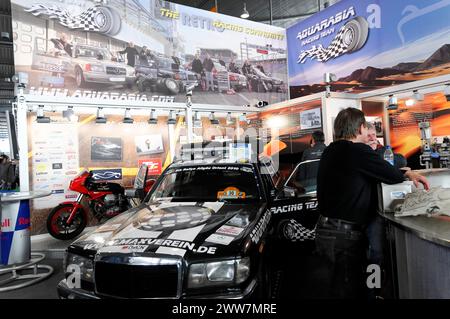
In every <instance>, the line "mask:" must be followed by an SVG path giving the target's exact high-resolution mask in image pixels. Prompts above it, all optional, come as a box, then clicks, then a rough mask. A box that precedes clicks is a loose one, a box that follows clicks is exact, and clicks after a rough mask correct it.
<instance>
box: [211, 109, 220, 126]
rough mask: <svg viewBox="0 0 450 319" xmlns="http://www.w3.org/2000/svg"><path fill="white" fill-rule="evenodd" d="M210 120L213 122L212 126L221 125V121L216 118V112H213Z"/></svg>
mask: <svg viewBox="0 0 450 319" xmlns="http://www.w3.org/2000/svg"><path fill="white" fill-rule="evenodd" d="M209 120H210V121H211V124H213V125H218V124H219V120H218V119H216V116H215V115H214V112H211V113H210V114H209Z"/></svg>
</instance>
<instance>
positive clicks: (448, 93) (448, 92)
mask: <svg viewBox="0 0 450 319" xmlns="http://www.w3.org/2000/svg"><path fill="white" fill-rule="evenodd" d="M444 95H445V98H446V99H447V102H450V84H446V85H445V89H444Z"/></svg>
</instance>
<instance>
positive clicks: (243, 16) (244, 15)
mask: <svg viewBox="0 0 450 319" xmlns="http://www.w3.org/2000/svg"><path fill="white" fill-rule="evenodd" d="M249 17H250V13H248V11H247V5H246V4H245V2H244V10H243V11H242V13H241V18H242V19H248V18H249Z"/></svg>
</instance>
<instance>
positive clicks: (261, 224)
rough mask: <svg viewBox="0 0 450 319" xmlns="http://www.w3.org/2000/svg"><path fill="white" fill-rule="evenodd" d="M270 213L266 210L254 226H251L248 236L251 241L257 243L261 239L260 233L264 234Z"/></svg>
mask: <svg viewBox="0 0 450 319" xmlns="http://www.w3.org/2000/svg"><path fill="white" fill-rule="evenodd" d="M271 216H272V214H271V213H270V212H269V211H266V213H265V214H264V216H263V217H261V219H260V220H259V221H258V223H257V224H256V226H255V228H253V230H252V232H251V233H250V238H251V240H252V242H254V243H255V244H257V243H258V242H259V240H260V239H261V237H262V235H263V234H264V232H265V230H266V228H267V225H268V224H269V222H270V217H271Z"/></svg>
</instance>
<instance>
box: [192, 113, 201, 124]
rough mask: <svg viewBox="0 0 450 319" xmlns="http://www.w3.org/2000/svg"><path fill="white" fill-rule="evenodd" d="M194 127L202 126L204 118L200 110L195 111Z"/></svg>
mask: <svg viewBox="0 0 450 319" xmlns="http://www.w3.org/2000/svg"><path fill="white" fill-rule="evenodd" d="M194 127H202V120H201V119H200V114H199V113H198V111H195V113H194Z"/></svg>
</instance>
